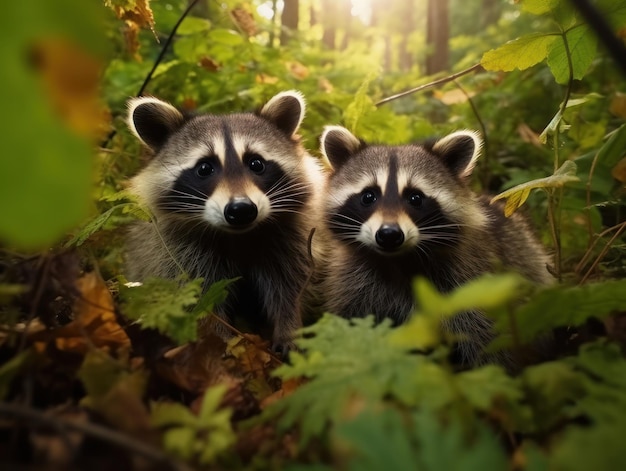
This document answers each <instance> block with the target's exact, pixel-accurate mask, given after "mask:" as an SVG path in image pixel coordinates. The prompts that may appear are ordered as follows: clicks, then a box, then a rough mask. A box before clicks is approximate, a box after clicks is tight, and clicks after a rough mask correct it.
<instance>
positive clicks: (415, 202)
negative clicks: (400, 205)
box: [408, 191, 424, 208]
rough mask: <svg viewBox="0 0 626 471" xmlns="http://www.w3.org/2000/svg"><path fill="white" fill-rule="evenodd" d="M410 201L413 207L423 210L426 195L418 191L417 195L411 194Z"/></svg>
mask: <svg viewBox="0 0 626 471" xmlns="http://www.w3.org/2000/svg"><path fill="white" fill-rule="evenodd" d="M408 199H409V204H410V205H411V206H413V207H414V208H421V207H422V203H423V202H424V194H423V193H421V192H419V191H417V192H415V193H411V194H410V195H409V198H408Z"/></svg>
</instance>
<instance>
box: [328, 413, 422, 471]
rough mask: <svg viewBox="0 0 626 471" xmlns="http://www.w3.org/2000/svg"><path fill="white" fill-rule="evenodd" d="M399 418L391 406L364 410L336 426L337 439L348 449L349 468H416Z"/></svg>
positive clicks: (372, 470)
mask: <svg viewBox="0 0 626 471" xmlns="http://www.w3.org/2000/svg"><path fill="white" fill-rule="evenodd" d="M407 432H408V431H407V430H406V428H405V425H404V421H403V418H402V417H401V416H400V414H399V413H398V412H397V411H395V410H392V409H384V410H382V411H380V412H377V413H376V412H371V411H367V412H365V413H362V414H359V415H358V416H357V417H356V418H355V419H354V420H352V421H350V422H346V423H343V424H341V425H340V426H339V427H337V430H336V435H337V438H336V439H337V440H340V441H341V442H342V443H343V444H344V446H346V447H347V448H348V450H349V453H350V455H351V456H352V459H351V460H350V464H349V466H348V469H349V470H354V471H357V470H363V471H378V470H383V469H384V470H388V471H402V470H406V471H410V470H414V469H419V467H418V456H417V455H418V452H417V450H416V449H415V445H414V443H412V441H411V437H410V436H409V433H407Z"/></svg>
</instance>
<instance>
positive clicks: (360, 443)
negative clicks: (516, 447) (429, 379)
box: [335, 408, 507, 471]
mask: <svg viewBox="0 0 626 471" xmlns="http://www.w3.org/2000/svg"><path fill="white" fill-rule="evenodd" d="M470 430H471V434H470V433H468V432H469V431H470ZM335 442H336V443H337V445H338V446H337V450H336V451H337V453H338V455H339V456H341V458H342V461H347V466H346V468H345V469H348V470H351V471H352V470H353V471H357V470H359V471H361V470H367V471H376V470H381V469H388V470H398V471H400V470H413V469H421V470H428V471H436V470H444V469H445V470H452V469H453V470H458V471H472V470H476V469H507V457H506V454H505V452H504V449H503V447H502V445H500V442H499V440H498V439H497V437H496V435H495V434H494V433H493V432H492V431H491V430H490V429H489V428H488V427H487V426H486V425H483V424H481V423H478V422H474V423H472V424H468V423H464V422H463V420H462V417H461V416H460V415H458V414H456V415H455V414H451V415H450V417H448V418H447V420H446V421H445V422H444V421H442V420H441V419H440V417H439V416H438V415H436V414H434V413H432V411H418V412H414V413H413V414H410V415H409V416H408V417H407V416H403V415H402V414H401V413H400V412H398V411H396V410H394V409H389V408H387V409H383V410H379V411H367V412H364V413H362V414H360V415H359V416H357V417H356V418H355V419H354V420H352V421H350V422H346V423H344V424H342V425H341V426H339V427H338V428H337V430H336V434H335Z"/></svg>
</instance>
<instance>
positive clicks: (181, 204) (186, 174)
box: [127, 92, 321, 351]
mask: <svg viewBox="0 0 626 471" xmlns="http://www.w3.org/2000/svg"><path fill="white" fill-rule="evenodd" d="M304 106H305V105H304V101H303V99H302V97H301V95H300V94H299V93H297V92H283V93H280V94H278V95H276V96H275V97H274V98H272V99H271V100H270V101H269V102H268V103H267V104H266V105H265V106H264V107H263V108H262V110H261V111H260V113H259V114H258V115H255V114H252V113H242V114H230V115H224V116H215V115H199V116H195V117H185V116H183V115H182V114H181V113H180V112H179V111H178V110H176V109H175V108H174V107H172V106H171V105H169V104H167V103H164V102H162V101H160V100H158V99H156V98H137V99H134V100H131V101H130V103H129V126H130V128H131V130H132V131H133V133H134V134H135V135H136V136H137V137H138V138H139V139H140V140H141V141H142V142H143V143H144V144H146V145H147V146H148V147H149V148H150V149H152V151H153V152H154V154H155V155H154V157H153V159H152V160H151V162H150V163H148V165H147V166H146V167H145V168H144V169H143V170H142V171H141V172H140V173H139V174H138V175H137V176H135V177H134V178H133V179H132V180H131V191H132V192H134V193H135V194H136V195H138V197H139V199H140V200H141V201H142V202H143V203H144V204H145V205H147V207H148V208H149V209H150V210H151V212H152V213H153V214H154V220H153V221H152V222H137V223H136V224H135V225H134V226H133V227H132V228H131V229H130V231H129V235H128V241H127V270H128V277H129V279H132V280H145V279H146V278H147V277H151V276H158V277H166V278H176V277H178V276H180V275H182V274H187V275H188V276H190V277H192V278H196V277H202V278H204V284H205V288H206V287H208V286H210V285H211V284H212V283H214V282H216V281H219V280H222V279H226V278H235V277H241V280H240V281H237V282H236V283H235V285H234V288H233V289H232V292H231V293H230V294H229V297H228V299H227V301H226V303H225V304H224V305H223V306H219V307H218V308H217V312H216V314H218V315H219V316H221V317H222V318H223V319H225V320H227V321H232V320H233V319H234V318H236V317H237V316H240V315H241V316H249V315H252V316H256V317H257V318H258V317H259V316H260V315H261V316H263V315H264V316H265V317H266V319H267V320H269V323H270V324H271V328H272V342H273V347H274V349H275V350H277V351H282V350H284V349H286V348H287V349H288V348H289V347H290V344H291V338H292V334H293V331H294V329H297V328H298V327H299V326H300V325H301V312H300V308H301V306H300V303H301V299H300V297H301V293H302V290H303V288H304V286H305V283H306V281H307V279H308V277H309V276H310V270H311V267H310V257H309V255H308V248H307V239H308V236H309V233H310V231H311V223H310V220H311V218H313V219H314V217H313V214H312V209H311V208H312V207H314V206H315V205H314V204H313V198H314V187H315V186H316V185H319V184H321V170H320V168H319V167H318V164H317V161H316V159H314V158H313V157H311V156H310V155H308V154H307V152H306V151H305V150H304V148H303V147H302V146H301V145H300V143H299V139H298V137H297V136H296V135H295V132H296V131H297V129H298V127H299V125H300V123H301V121H302V118H303V116H304ZM219 330H220V329H219V327H218V331H219ZM220 333H222V334H226V333H225V332H224V331H223V330H222V331H221V332H220Z"/></svg>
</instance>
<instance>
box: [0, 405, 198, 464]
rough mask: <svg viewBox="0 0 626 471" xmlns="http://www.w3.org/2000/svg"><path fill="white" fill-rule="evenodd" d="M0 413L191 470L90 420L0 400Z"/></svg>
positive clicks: (158, 451)
mask: <svg viewBox="0 0 626 471" xmlns="http://www.w3.org/2000/svg"><path fill="white" fill-rule="evenodd" d="M0 415H4V416H12V417H15V418H19V419H24V420H27V421H29V422H33V423H36V424H38V425H39V426H44V427H49V428H51V429H54V430H57V431H62V430H67V429H69V430H73V431H77V432H81V433H84V434H85V435H89V436H91V437H93V438H96V439H98V440H102V441H104V442H107V443H110V444H112V445H115V446H118V447H120V448H124V449H126V450H128V451H130V452H132V453H135V454H137V455H141V456H143V457H144V458H147V459H149V460H150V461H154V462H158V463H162V464H166V465H169V467H170V469H174V470H179V471H191V468H190V467H189V466H187V465H186V464H184V463H181V462H178V461H175V460H174V459H172V458H171V457H169V456H167V455H166V454H165V453H163V452H161V450H159V449H157V448H155V447H153V446H150V445H148V444H146V443H144V442H141V441H138V440H136V439H134V438H132V437H130V436H128V435H125V434H122V433H120V432H117V431H115V430H112V429H110V428H107V427H103V426H101V425H97V424H94V423H90V422H88V423H80V422H73V421H70V420H66V419H63V418H60V417H53V416H48V415H45V414H44V412H43V411H40V410H37V409H33V408H30V407H25V406H22V405H19V404H10V403H7V402H0Z"/></svg>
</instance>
